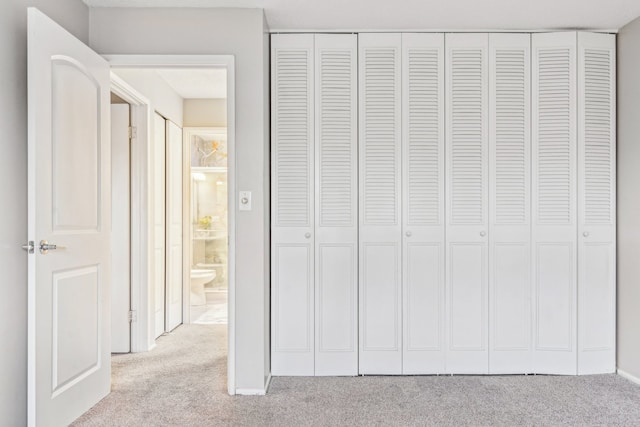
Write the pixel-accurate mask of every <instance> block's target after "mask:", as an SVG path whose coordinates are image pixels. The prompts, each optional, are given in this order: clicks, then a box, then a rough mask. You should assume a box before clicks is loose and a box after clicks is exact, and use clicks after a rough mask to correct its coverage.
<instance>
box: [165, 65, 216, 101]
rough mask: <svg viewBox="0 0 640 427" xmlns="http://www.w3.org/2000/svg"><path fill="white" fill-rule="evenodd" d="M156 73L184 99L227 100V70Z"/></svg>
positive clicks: (166, 70)
mask: <svg viewBox="0 0 640 427" xmlns="http://www.w3.org/2000/svg"><path fill="white" fill-rule="evenodd" d="M155 72H156V73H158V75H159V76H160V77H162V79H163V80H164V81H166V82H167V83H168V84H169V86H171V87H172V88H173V90H175V91H176V92H177V93H178V95H180V96H181V97H182V98H183V99H204V98H226V97H227V70H226V69H206V70H205V69H202V70H199V69H158V70H155Z"/></svg>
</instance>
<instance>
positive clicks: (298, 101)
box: [271, 34, 315, 375]
mask: <svg viewBox="0 0 640 427" xmlns="http://www.w3.org/2000/svg"><path fill="white" fill-rule="evenodd" d="M313 45H314V36H313V34H303V35H300V34H274V35H273V36H271V79H272V80H271V87H272V96H271V141H272V150H271V209H272V212H271V221H272V225H271V260H272V261H271V285H272V288H271V319H272V320H271V339H272V343H271V372H272V374H273V375H313V374H314V259H315V258H314V236H313V232H314V219H313V217H314V168H313V165H314V151H313V150H314V144H313V141H314V98H313V92H314V87H313V85H314V79H313V72H314V66H313V61H314V49H313Z"/></svg>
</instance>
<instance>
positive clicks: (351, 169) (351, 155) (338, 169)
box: [315, 34, 358, 375]
mask: <svg viewBox="0 0 640 427" xmlns="http://www.w3.org/2000/svg"><path fill="white" fill-rule="evenodd" d="M357 58H358V39H357V36H356V35H352V34H345V35H342V34H324V35H321V34H318V35H316V36H315V66H316V71H315V87H316V90H315V117H316V120H315V132H316V137H315V159H316V160H315V161H316V168H315V170H316V179H315V187H316V191H315V194H316V216H315V218H316V221H315V223H316V227H315V229H316V236H315V244H316V247H315V254H316V265H315V374H316V375H357V374H358V184H357V180H358V176H357V174H358V159H357V153H358V151H357V149H358V133H357V132H358V124H357V123H358V122H357V118H358V110H357V105H358V93H357V88H358V83H357V80H356V79H357V69H358V62H357Z"/></svg>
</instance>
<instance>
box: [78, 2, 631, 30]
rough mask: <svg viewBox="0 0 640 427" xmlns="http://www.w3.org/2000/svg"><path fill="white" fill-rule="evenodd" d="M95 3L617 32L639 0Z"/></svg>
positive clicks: (298, 25) (406, 25) (315, 23)
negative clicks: (239, 8) (240, 8)
mask: <svg viewBox="0 0 640 427" xmlns="http://www.w3.org/2000/svg"><path fill="white" fill-rule="evenodd" d="M84 2H85V3H86V4H88V5H89V6H95V7H249V8H261V9H264V11H265V14H266V17H267V22H268V24H269V27H270V28H271V29H272V30H276V31H277V30H287V31H293V30H315V31H317V30H329V31H330V30H353V31H363V30H451V31H454V30H462V31H468V30H553V29H593V30H617V29H619V28H620V27H622V26H624V25H625V24H627V23H628V22H630V21H631V20H633V19H634V18H636V17H638V16H640V0H84Z"/></svg>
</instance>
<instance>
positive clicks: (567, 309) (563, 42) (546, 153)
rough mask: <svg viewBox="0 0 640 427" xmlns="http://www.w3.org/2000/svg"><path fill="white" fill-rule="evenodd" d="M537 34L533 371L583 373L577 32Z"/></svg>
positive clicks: (534, 51)
mask: <svg viewBox="0 0 640 427" xmlns="http://www.w3.org/2000/svg"><path fill="white" fill-rule="evenodd" d="M531 37H532V39H531V46H532V63H533V66H532V72H533V79H532V108H533V112H532V158H533V162H532V169H533V170H532V177H533V179H532V191H533V197H532V204H533V206H532V212H533V232H532V240H533V248H532V249H533V263H532V279H533V282H532V283H533V304H534V316H533V328H532V329H533V345H534V355H533V357H534V359H533V371H534V372H536V373H543V374H544V373H550V374H576V357H577V353H576V328H577V325H576V273H577V271H576V270H577V268H576V266H577V264H576V249H577V248H576V234H577V226H576V225H577V223H576V162H577V159H576V149H577V146H576V129H577V124H576V114H577V111H576V89H577V84H576V56H577V55H576V33H574V32H567V33H547V34H533V35H532V36H531Z"/></svg>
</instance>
